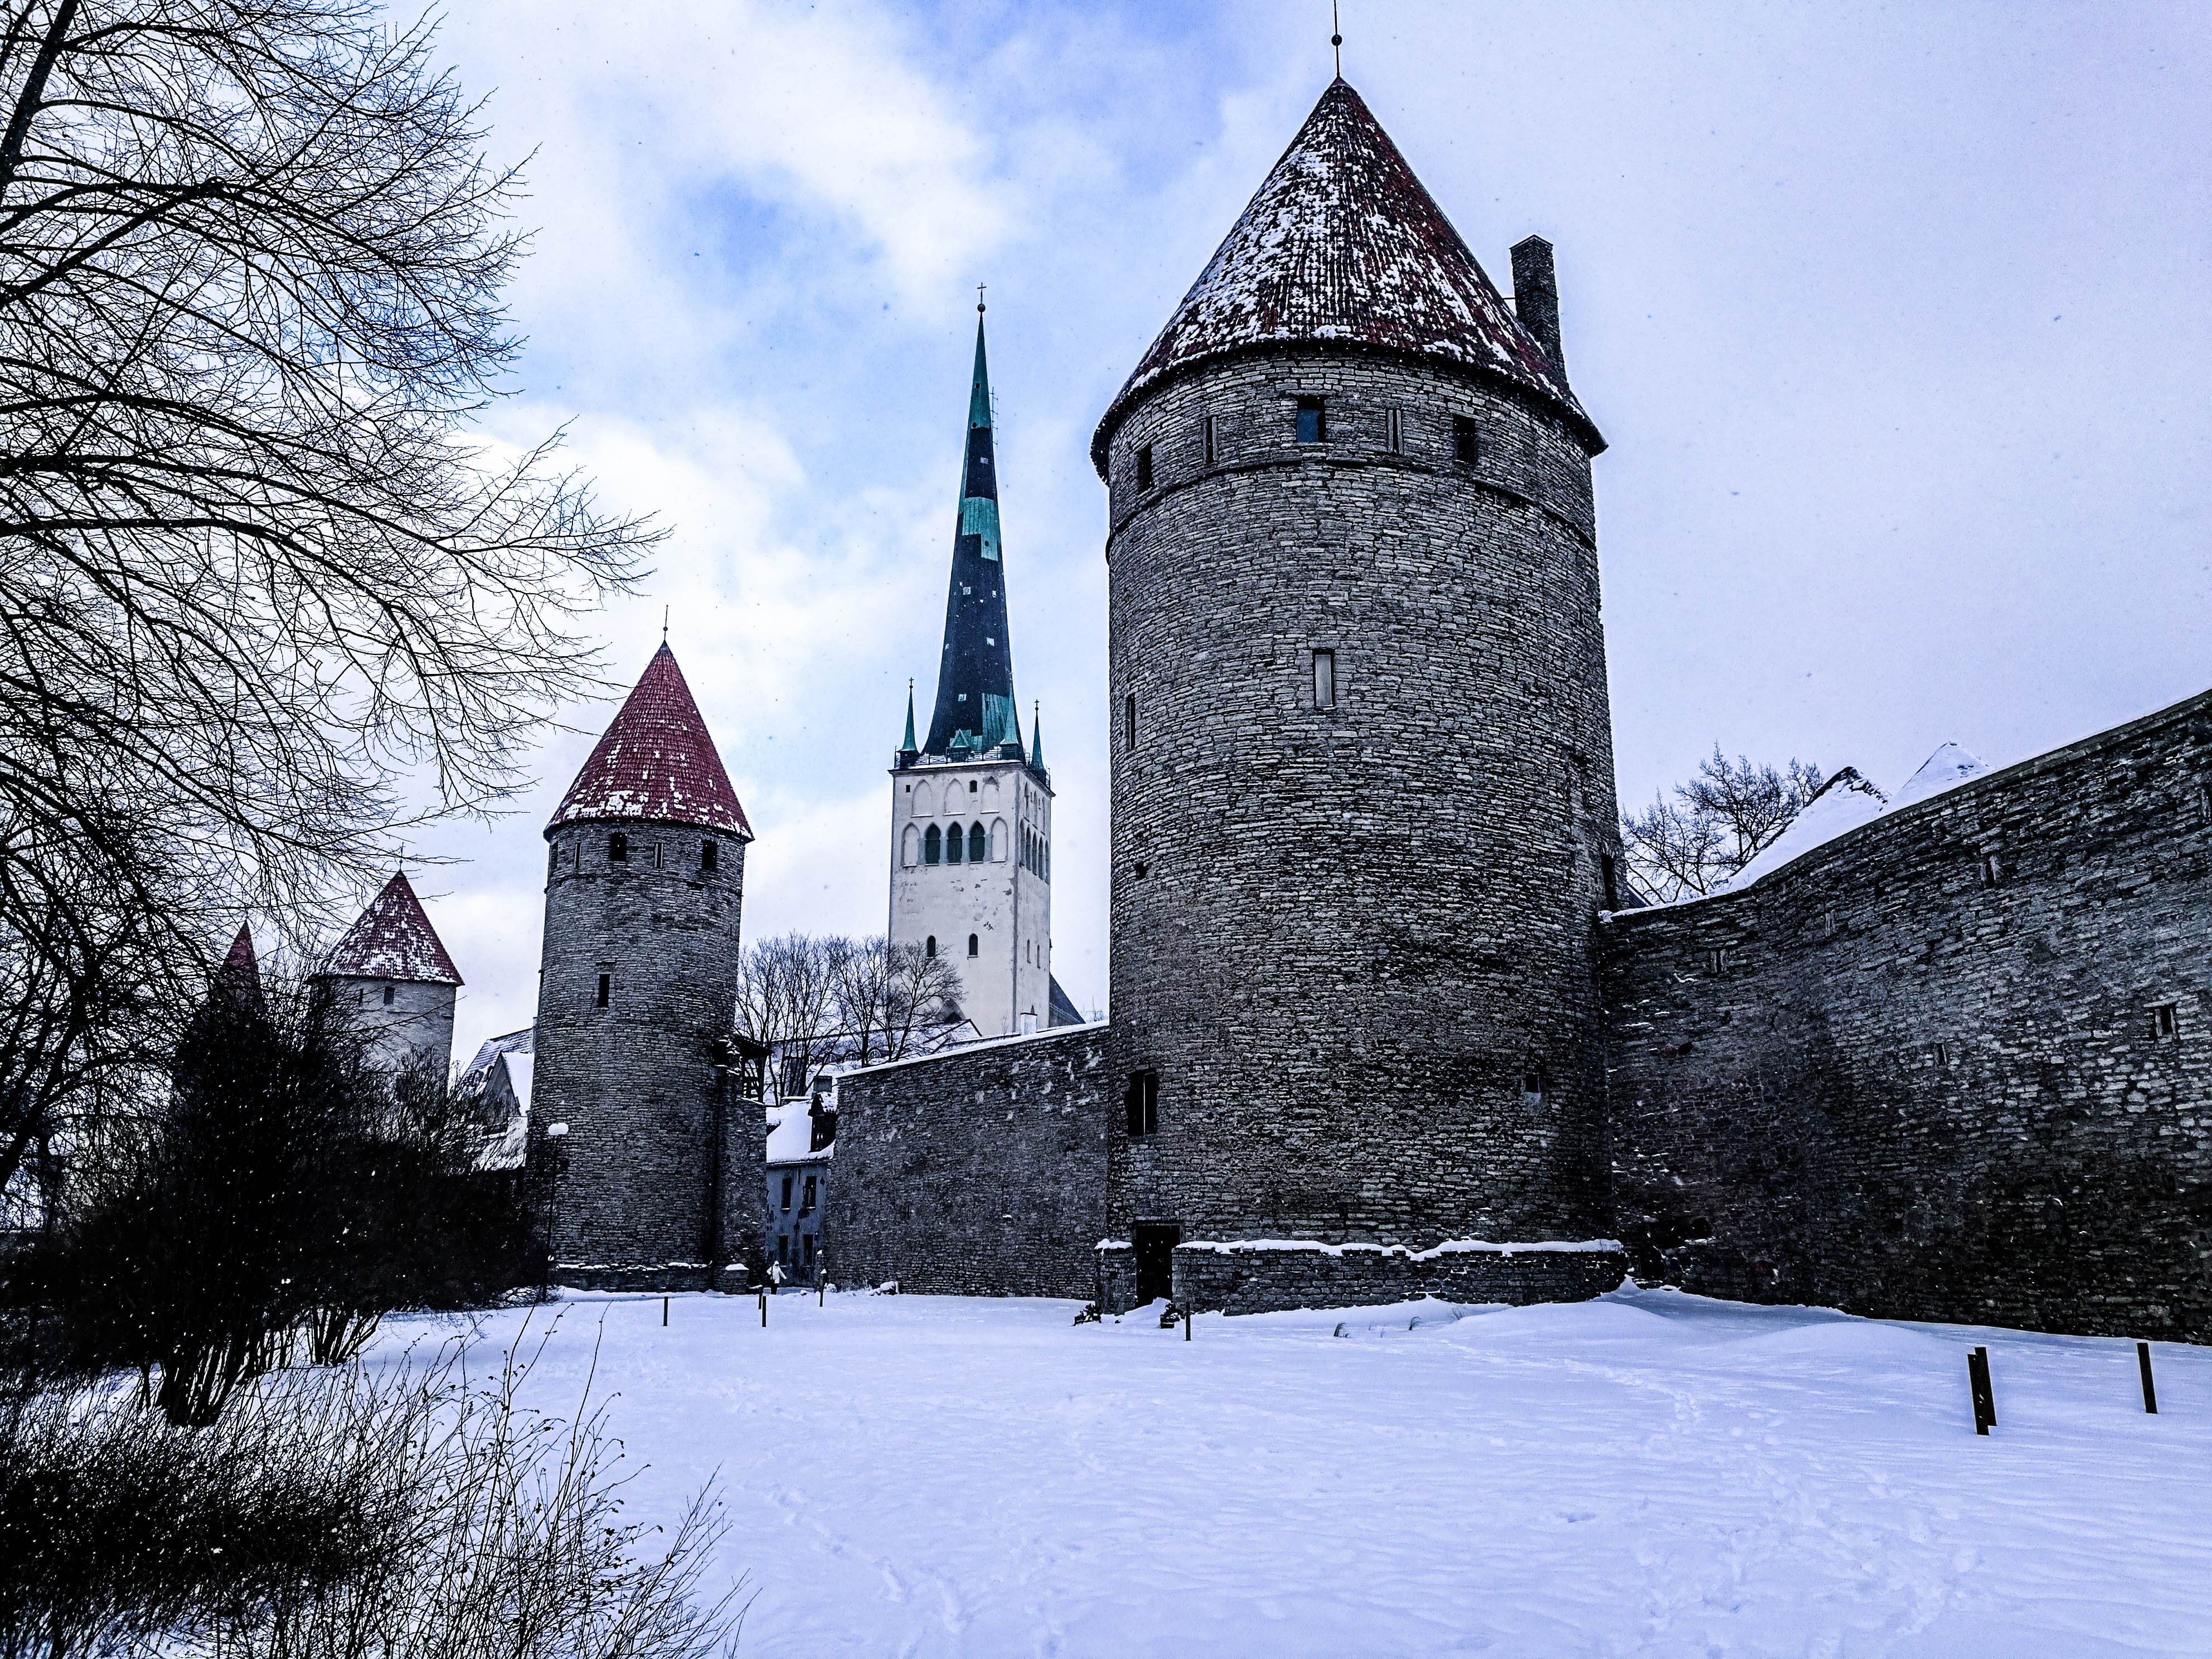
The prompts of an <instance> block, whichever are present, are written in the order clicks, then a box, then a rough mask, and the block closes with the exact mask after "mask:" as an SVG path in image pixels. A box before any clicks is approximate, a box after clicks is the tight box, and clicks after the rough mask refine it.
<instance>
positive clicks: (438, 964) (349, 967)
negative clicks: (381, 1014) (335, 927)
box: [322, 870, 462, 985]
mask: <svg viewBox="0 0 2212 1659" xmlns="http://www.w3.org/2000/svg"><path fill="white" fill-rule="evenodd" d="M322 971H323V972H324V973H325V974H329V975H336V976H338V977H342V978H348V979H391V980H404V981H415V982H416V983H418V984H423V985H459V984H460V983H461V982H462V981H461V975H460V970H459V969H457V968H455V967H454V966H453V957H449V956H447V954H446V946H445V944H444V942H443V941H441V939H439V937H438V930H437V929H436V928H435V927H432V926H430V918H429V917H428V915H425V914H424V913H423V910H422V900H420V899H418V898H416V896H415V889H414V887H413V886H412V885H410V884H409V882H408V879H407V872H405V871H404V870H402V871H400V872H398V874H397V875H395V876H393V877H392V879H391V880H390V881H387V882H386V883H385V884H384V890H383V891H382V892H380V893H379V894H378V895H377V896H375V897H374V898H373V899H371V900H370V901H369V902H368V908H367V909H366V910H364V911H362V913H361V915H360V918H359V919H358V920H357V921H355V923H354V925H353V926H352V927H349V928H347V929H346V931H345V936H344V937H343V939H339V940H338V942H337V945H334V946H332V947H331V953H330V955H329V956H328V957H326V958H325V960H324V963H323V967H322Z"/></svg>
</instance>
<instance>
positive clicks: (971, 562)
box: [923, 302, 1021, 755]
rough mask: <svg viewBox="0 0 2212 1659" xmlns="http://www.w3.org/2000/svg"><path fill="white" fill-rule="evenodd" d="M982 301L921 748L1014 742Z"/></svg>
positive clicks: (1016, 729)
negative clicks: (939, 650)
mask: <svg viewBox="0 0 2212 1659" xmlns="http://www.w3.org/2000/svg"><path fill="white" fill-rule="evenodd" d="M982 310H983V307H982V306H981V303H980V302H979V303H978V304H977V305H976V307H975V311H976V313H977V314H976V318H975V376H974V379H973V380H971V381H970V382H969V389H968V446H967V453H966V456H965V458H964V460H963V465H962V469H961V476H960V512H959V516H958V518H957V520H956V521H955V524H954V526H953V532H952V580H951V585H950V588H949V590H948V592H947V593H946V595H945V651H944V654H943V655H942V656H941V657H940V658H939V661H938V667H937V707H936V709H935V711H934V712H933V714H931V716H930V720H929V741H928V743H927V744H926V745H924V748H923V752H924V753H927V754H931V755H948V754H951V752H952V751H953V750H955V749H956V748H957V749H961V750H963V751H965V752H968V753H975V754H980V753H982V752H984V751H986V750H992V749H995V748H997V747H998V746H999V745H1000V744H1006V743H1012V744H1019V743H1020V742H1021V737H1020V732H1021V720H1020V719H1019V717H1018V715H1017V714H1015V713H1014V654H1013V649H1012V645H1011V644H1010V642H1009V641H1008V639H1007V637H1006V566H1005V565H1004V563H1003V562H1001V561H1000V556H999V553H1000V549H999V478H998V456H997V453H996V452H995V450H994V447H993V444H992V441H991V374H990V369H989V367H988V365H987V362H985V359H984V352H983V319H982V314H981V313H982Z"/></svg>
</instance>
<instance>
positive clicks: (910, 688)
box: [899, 680, 915, 755]
mask: <svg viewBox="0 0 2212 1659" xmlns="http://www.w3.org/2000/svg"><path fill="white" fill-rule="evenodd" d="M899 749H900V750H901V752H902V753H904V754H908V755H911V754H913V753H914V752H915V747H914V682H913V681H912V680H908V682H907V683H906V741H905V742H903V743H902V744H899Z"/></svg>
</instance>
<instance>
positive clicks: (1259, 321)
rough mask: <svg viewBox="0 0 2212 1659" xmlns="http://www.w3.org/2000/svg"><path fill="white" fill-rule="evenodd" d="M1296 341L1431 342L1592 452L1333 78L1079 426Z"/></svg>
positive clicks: (1477, 277)
mask: <svg viewBox="0 0 2212 1659" xmlns="http://www.w3.org/2000/svg"><path fill="white" fill-rule="evenodd" d="M1300 341H1312V342H1317V343H1328V344H1333V345H1358V346H1367V347H1370V348H1375V349H1382V350H1387V351H1398V352H1405V353H1407V354H1410V355H1413V356H1426V357H1440V358H1443V359H1445V360H1446V361H1448V362H1455V363H1458V364H1461V365H1462V366H1464V367H1466V368H1472V369H1475V370H1477V371H1480V373H1482V374H1487V375H1491V376H1493V377H1495V378H1496V379H1498V380H1503V381H1504V382H1505V383H1506V384H1508V385H1510V386H1513V387H1515V388H1516V390H1518V391H1520V392H1522V393H1523V394H1525V395H1527V396H1528V397H1530V398H1534V399H1536V400H1538V401H1540V402H1541V403H1543V404H1547V405H1548V406H1549V407H1551V408H1553V410H1557V411H1558V412H1559V415H1561V416H1563V417H1564V418H1565V421H1566V422H1567V424H1568V425H1569V426H1570V427H1571V428H1573V429H1574V431H1575V432H1576V434H1577V435H1578V436H1579V437H1580V438H1581V439H1582V441H1583V443H1584V444H1585V445H1586V446H1588V447H1589V449H1590V453H1592V454H1595V453H1597V452H1598V451H1599V450H1601V449H1602V448H1604V447H1605V441H1604V439H1603V438H1601V437H1600V436H1599V435H1598V430H1597V428H1596V426H1595V424H1593V423H1592V422H1591V420H1590V418H1589V416H1588V415H1586V414H1585V413H1583V407H1582V405H1581V404H1579V403H1577V402H1576V401H1575V394H1574V393H1573V392H1571V391H1570V390H1568V387H1567V380H1566V376H1565V374H1564V373H1563V372H1562V371H1561V370H1560V369H1559V367H1558V365H1557V364H1556V363H1554V362H1553V360H1552V359H1551V358H1550V357H1548V356H1546V355H1545V352H1544V349H1543V348H1542V346H1541V345H1540V344H1538V343H1537V342H1536V340H1535V339H1534V337H1532V336H1531V335H1530V334H1529V332H1528V330H1527V329H1526V328H1525V327H1523V326H1522V323H1521V321H1520V319H1518V318H1516V316H1515V315H1514V313H1513V308H1512V307H1510V306H1509V305H1508V304H1507V303H1506V302H1505V301H1504V300H1503V299H1502V298H1500V297H1499V295H1498V290H1497V289H1496V288H1495V287H1493V286H1492V283H1491V281H1490V278H1489V277H1488V276H1485V275H1484V274H1483V270H1482V267H1481V266H1480V265H1479V264H1476V263H1475V259H1474V254H1472V253H1470V252H1468V247H1467V244H1466V243H1465V242H1463V241H1462V240H1460V234H1459V233H1458V232H1457V231H1456V230H1454V229H1453V228H1452V226H1451V222H1450V221H1449V219H1447V218H1445V217H1444V215H1443V210H1442V209H1441V208H1439V207H1438V206H1437V204H1436V201H1435V198H1434V197H1431V196H1430V194H1429V192H1428V191H1426V190H1425V189H1424V188H1423V187H1422V185H1421V181H1420V180H1419V179H1417V178H1415V177H1414V176H1413V168H1411V167H1408V166H1407V164H1406V158H1405V157H1404V156H1403V155H1401V154H1399V151H1398V147H1397V146H1396V145H1395V144H1394V143H1391V142H1390V135H1389V134H1388V133H1387V132H1385V131H1383V127H1382V124H1381V123H1380V122H1378V121H1377V120H1376V118H1375V117H1374V114H1373V112H1370V110H1369V109H1368V107H1367V106H1366V104H1365V103H1364V101H1363V100H1361V98H1360V96H1359V94H1358V93H1356V92H1354V91H1353V90H1352V87H1351V85H1350V83H1349V82H1346V81H1345V80H1343V79H1342V78H1341V77H1340V78H1338V79H1337V80H1335V81H1333V82H1330V83H1329V87H1328V90H1327V91H1326V92H1324V93H1322V95H1321V101H1320V102H1319V103H1317V104H1316V105H1315V106H1314V109H1313V113H1312V114H1310V115H1309V116H1308V117H1307V118H1306V123H1305V125H1304V126H1303V127H1301V128H1299V129H1298V135H1297V137H1295V138H1293V139H1291V147H1290V148H1289V149H1286V150H1285V151H1284V152H1283V155H1282V159H1281V160H1279V161H1277V162H1276V163H1275V166H1274V169H1273V171H1272V172H1271V173H1268V174H1267V179H1266V181H1265V182H1263V183H1262V184H1261V186H1260V189H1259V191H1258V193H1257V194H1256V195H1255V196H1254V197H1252V200H1251V202H1250V204H1249V205H1248V206H1247V207H1246V208H1245V210H1244V212H1243V216H1242V217H1241V218H1239V219H1238V220H1237V223H1236V225H1235V226H1234V227H1233V228H1231V231H1230V233H1229V234H1228V236H1227V237H1226V238H1225V239H1224V240H1223V241H1222V244H1221V246H1219V247H1218V249H1216V250H1215V251H1214V255H1213V258H1212V259H1210V260H1209V261H1207V263H1206V269H1205V270H1203V271H1202V272H1200V275H1199V278H1198V281H1197V282H1196V283H1194V284H1192V286H1191V290H1190V292H1189V293H1188V294H1186V295H1183V298H1182V304H1181V305H1179V306H1177V307H1176V308H1175V313H1174V314H1173V315H1172V316H1170V318H1169V319H1168V324H1167V326H1166V327H1165V328H1164V329H1162V330H1161V331H1160V334H1159V337H1158V339H1156V340H1154V341H1153V342H1152V349H1150V350H1149V351H1147V352H1146V354H1145V356H1144V358H1143V361H1141V362H1139V363H1138V365H1137V368H1136V372H1135V373H1134V374H1131V375H1130V376H1129V379H1128V382H1127V385H1125V386H1122V388H1121V392H1119V393H1118V394H1116V395H1115V398H1114V401H1113V403H1112V404H1110V405H1109V407H1108V408H1107V410H1106V414H1105V417H1104V418H1103V419H1102V420H1101V421H1100V422H1098V429H1097V433H1096V434H1095V435H1093V437H1092V438H1091V461H1092V463H1093V465H1096V466H1097V469H1098V473H1099V476H1100V477H1102V478H1103V477H1105V475H1106V451H1107V445H1108V442H1109V441H1110V440H1111V438H1112V437H1113V435H1114V429H1115V427H1116V426H1118V425H1119V424H1120V423H1121V417H1122V416H1124V415H1126V414H1127V412H1128V410H1129V409H1130V408H1131V406H1132V405H1133V404H1135V403H1136V401H1137V400H1138V399H1139V398H1140V397H1142V396H1143V395H1144V394H1145V393H1146V392H1147V391H1149V390H1151V389H1152V387H1153V386H1156V385H1158V383H1159V382H1160V381H1162V380H1165V379H1167V378H1168V377H1169V376H1170V375H1173V374H1178V373H1180V372H1181V371H1182V370H1183V369H1185V368H1188V367H1190V366H1191V365H1192V364H1194V363H1197V362H1202V361H1205V360H1206V359H1209V358H1212V357H1218V356H1222V355H1224V354H1225V353H1228V352H1233V351H1237V350H1240V349H1249V348H1252V347H1255V346H1268V345H1282V344H1288V343H1296V342H1300Z"/></svg>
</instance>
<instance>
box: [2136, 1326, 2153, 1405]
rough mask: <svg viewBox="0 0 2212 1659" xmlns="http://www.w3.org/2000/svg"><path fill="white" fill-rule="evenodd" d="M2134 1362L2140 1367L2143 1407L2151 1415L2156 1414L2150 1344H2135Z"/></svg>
mask: <svg viewBox="0 0 2212 1659" xmlns="http://www.w3.org/2000/svg"><path fill="white" fill-rule="evenodd" d="M2136 1364H2137V1365H2139V1366H2141V1367H2142V1380H2143V1409H2144V1410H2145V1411H2147V1412H2148V1413H2150V1414H2151V1415H2152V1416H2153V1417H2156V1416H2157V1415H2158V1384H2156V1383H2154V1382H2152V1381H2151V1380H2150V1344H2149V1343H2148V1342H2138V1343H2136Z"/></svg>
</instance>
